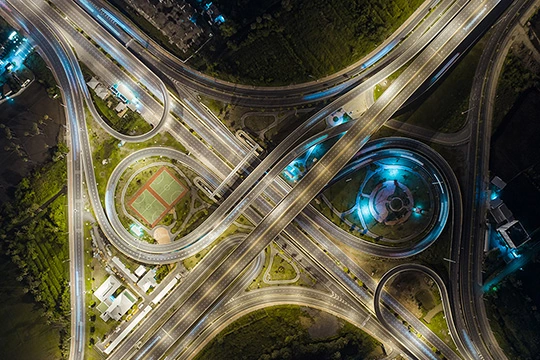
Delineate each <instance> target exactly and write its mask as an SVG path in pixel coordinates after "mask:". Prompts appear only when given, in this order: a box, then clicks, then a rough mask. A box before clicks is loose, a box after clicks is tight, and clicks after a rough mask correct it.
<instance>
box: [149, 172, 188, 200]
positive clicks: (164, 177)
mask: <svg viewBox="0 0 540 360" xmlns="http://www.w3.org/2000/svg"><path fill="white" fill-rule="evenodd" d="M150 187H151V188H152V190H154V191H155V192H156V193H157V194H158V195H159V196H161V198H162V199H163V200H165V202H166V203H167V205H171V204H172V203H174V202H175V201H177V199H178V197H179V196H180V195H182V194H183V193H184V191H185V190H186V189H185V188H184V186H183V185H182V184H181V183H180V182H179V181H178V180H177V179H176V178H175V177H174V176H173V175H172V174H171V173H169V169H165V171H161V172H160V174H159V175H158V177H156V178H155V179H154V181H152V183H151V184H150Z"/></svg>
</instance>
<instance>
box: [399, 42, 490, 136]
mask: <svg viewBox="0 0 540 360" xmlns="http://www.w3.org/2000/svg"><path fill="white" fill-rule="evenodd" d="M487 38H488V37H487V36H484V37H482V39H480V41H479V42H478V43H477V44H476V45H474V46H473V47H472V49H471V50H470V51H469V52H468V53H467V54H466V55H465V56H464V57H463V58H462V59H461V60H459V63H458V64H457V65H455V67H454V68H453V69H451V70H450V72H449V73H448V74H447V75H445V77H444V78H443V79H442V80H439V83H438V85H436V87H435V88H434V89H433V90H430V92H429V93H428V94H425V95H423V97H422V98H421V99H419V103H418V104H412V105H411V108H410V109H407V110H406V112H405V113H403V114H401V115H399V116H397V117H396V119H397V120H399V121H403V122H406V123H408V124H412V125H418V126H421V127H425V128H427V129H431V130H435V131H440V132H447V133H452V132H456V131H459V130H460V129H461V128H462V127H463V126H465V122H466V120H467V114H464V112H465V111H467V110H468V104H469V95H470V91H471V86H472V82H473V79H474V73H475V71H476V66H477V64H478V61H479V60H480V56H481V55H482V50H483V48H484V45H485V43H486V41H487Z"/></svg>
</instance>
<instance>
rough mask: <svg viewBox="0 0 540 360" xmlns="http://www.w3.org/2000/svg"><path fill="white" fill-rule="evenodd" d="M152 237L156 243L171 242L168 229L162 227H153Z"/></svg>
mask: <svg viewBox="0 0 540 360" xmlns="http://www.w3.org/2000/svg"><path fill="white" fill-rule="evenodd" d="M154 239H156V241H157V242H158V244H169V243H170V242H171V236H170V234H169V230H167V228H164V227H157V228H155V229H154Z"/></svg>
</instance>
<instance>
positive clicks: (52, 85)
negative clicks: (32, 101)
mask: <svg viewBox="0 0 540 360" xmlns="http://www.w3.org/2000/svg"><path fill="white" fill-rule="evenodd" d="M24 65H25V66H26V67H27V68H29V69H30V70H31V71H32V72H33V73H34V75H35V77H36V79H37V81H38V82H39V83H40V84H41V85H43V86H44V87H45V88H46V89H47V94H48V95H49V97H51V98H54V97H58V96H60V95H61V94H60V89H59V88H58V86H56V80H55V79H54V75H53V73H52V72H51V70H50V69H49V67H48V66H47V63H46V62H45V60H43V58H42V57H41V56H39V54H38V53H37V52H35V51H32V52H31V53H30V54H29V55H28V57H27V58H26V59H25V60H24Z"/></svg>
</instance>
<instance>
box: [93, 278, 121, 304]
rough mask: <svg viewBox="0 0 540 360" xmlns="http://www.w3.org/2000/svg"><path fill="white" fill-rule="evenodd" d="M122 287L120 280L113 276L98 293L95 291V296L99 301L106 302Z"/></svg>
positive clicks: (102, 285) (101, 286)
mask: <svg viewBox="0 0 540 360" xmlns="http://www.w3.org/2000/svg"><path fill="white" fill-rule="evenodd" d="M120 285H122V283H121V282H120V280H118V279H117V278H116V276H114V275H111V276H109V277H108V278H107V280H105V282H104V283H103V284H101V285H100V287H99V288H98V289H97V290H96V291H94V296H95V297H97V298H98V299H99V301H105V300H107V299H109V298H110V296H111V295H112V294H114V292H115V291H116V290H118V288H119V287H120Z"/></svg>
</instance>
